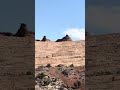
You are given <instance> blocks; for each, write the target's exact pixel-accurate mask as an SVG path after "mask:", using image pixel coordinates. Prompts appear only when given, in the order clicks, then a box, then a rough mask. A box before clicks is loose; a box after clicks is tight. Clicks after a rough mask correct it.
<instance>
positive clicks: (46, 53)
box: [35, 40, 85, 90]
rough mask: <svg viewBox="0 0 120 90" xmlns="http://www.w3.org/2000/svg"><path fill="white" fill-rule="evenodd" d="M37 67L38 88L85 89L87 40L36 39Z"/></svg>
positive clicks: (50, 89) (55, 89) (39, 89)
mask: <svg viewBox="0 0 120 90" xmlns="http://www.w3.org/2000/svg"><path fill="white" fill-rule="evenodd" d="M35 68H36V69H35V74H36V90H84V88H85V87H84V84H85V82H84V81H85V41H84V40H83V41H82V40H81V41H63V42H53V41H46V42H43V41H35ZM41 76H42V78H41ZM45 76H47V79H46V78H45ZM53 79H56V81H53ZM48 81H49V82H48ZM45 82H47V83H45Z"/></svg>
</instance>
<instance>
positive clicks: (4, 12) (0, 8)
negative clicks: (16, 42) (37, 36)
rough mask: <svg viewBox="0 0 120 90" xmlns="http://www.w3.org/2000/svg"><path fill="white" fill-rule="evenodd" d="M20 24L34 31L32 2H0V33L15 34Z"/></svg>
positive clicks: (31, 0)
mask: <svg viewBox="0 0 120 90" xmlns="http://www.w3.org/2000/svg"><path fill="white" fill-rule="evenodd" d="M28 1H29V2H28ZM20 23H26V24H27V26H28V29H29V30H30V31H35V2H34V0H0V32H12V33H16V32H17V30H18V28H19V26H20Z"/></svg>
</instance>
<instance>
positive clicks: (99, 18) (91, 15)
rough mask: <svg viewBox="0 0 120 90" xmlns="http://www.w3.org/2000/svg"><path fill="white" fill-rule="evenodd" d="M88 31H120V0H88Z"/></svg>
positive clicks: (97, 32)
mask: <svg viewBox="0 0 120 90" xmlns="http://www.w3.org/2000/svg"><path fill="white" fill-rule="evenodd" d="M85 11H86V19H85V20H86V21H85V22H86V31H87V32H90V33H92V34H110V33H120V25H119V23H120V18H119V17H120V0H86V10H85Z"/></svg>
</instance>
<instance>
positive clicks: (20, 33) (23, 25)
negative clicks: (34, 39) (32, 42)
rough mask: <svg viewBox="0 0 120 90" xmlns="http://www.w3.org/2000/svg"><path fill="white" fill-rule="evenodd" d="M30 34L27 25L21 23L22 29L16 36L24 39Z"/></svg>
mask: <svg viewBox="0 0 120 90" xmlns="http://www.w3.org/2000/svg"><path fill="white" fill-rule="evenodd" d="M27 34H28V30H27V25H26V24H24V23H21V26H20V28H19V29H18V31H17V33H16V34H15V35H14V36H19V37H24V36H26V35H27Z"/></svg>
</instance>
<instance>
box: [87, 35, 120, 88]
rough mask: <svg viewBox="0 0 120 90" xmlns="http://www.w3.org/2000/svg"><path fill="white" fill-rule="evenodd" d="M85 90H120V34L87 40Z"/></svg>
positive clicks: (99, 36) (92, 37)
mask: <svg viewBox="0 0 120 90" xmlns="http://www.w3.org/2000/svg"><path fill="white" fill-rule="evenodd" d="M85 43H86V54H85V56H86V59H85V60H86V64H85V67H86V68H85V71H86V73H85V76H86V77H85V80H86V81H85V82H86V83H85V87H86V89H85V90H119V89H120V34H119V33H118V34H109V35H98V36H93V35H91V36H88V37H87V39H86V42H85Z"/></svg>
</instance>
